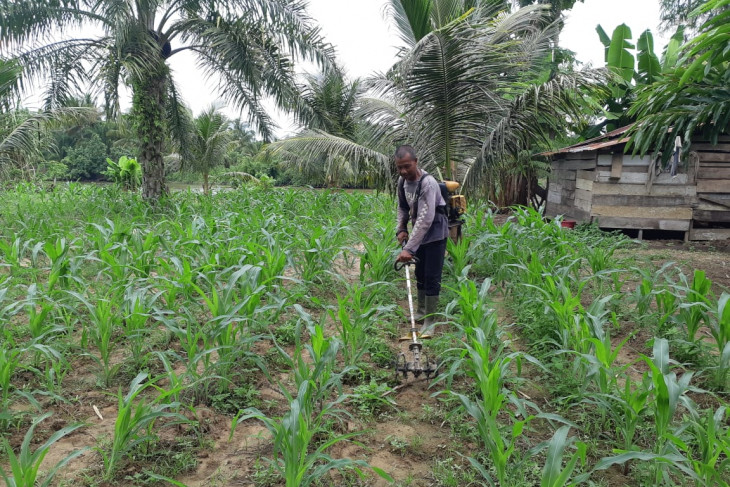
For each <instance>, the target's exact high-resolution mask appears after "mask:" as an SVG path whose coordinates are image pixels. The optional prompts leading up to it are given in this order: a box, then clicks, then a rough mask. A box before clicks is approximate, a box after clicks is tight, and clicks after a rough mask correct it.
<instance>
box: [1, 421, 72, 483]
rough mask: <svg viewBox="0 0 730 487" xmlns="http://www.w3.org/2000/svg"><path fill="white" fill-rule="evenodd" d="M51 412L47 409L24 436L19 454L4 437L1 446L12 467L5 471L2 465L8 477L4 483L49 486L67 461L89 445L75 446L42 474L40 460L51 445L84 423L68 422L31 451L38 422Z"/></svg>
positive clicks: (4, 477)
mask: <svg viewBox="0 0 730 487" xmlns="http://www.w3.org/2000/svg"><path fill="white" fill-rule="evenodd" d="M49 416H51V413H46V414H44V415H42V416H40V417H38V418H36V419H35V420H34V421H33V422H32V423H31V425H30V427H29V428H28V431H26V433H25V436H24V437H23V443H22V444H21V445H20V452H19V453H18V454H17V455H16V453H15V452H14V451H13V448H12V447H11V446H10V443H9V442H8V440H7V439H5V438H2V446H3V449H4V450H5V453H6V454H7V457H6V458H7V460H8V462H9V463H10V471H9V472H6V471H5V470H4V469H3V467H2V466H1V465H0V474H1V475H2V476H3V479H5V485H6V486H7V487H47V486H48V485H50V484H51V482H52V481H53V477H55V475H56V473H58V471H59V470H60V469H61V468H62V467H63V466H64V465H66V464H67V463H68V462H70V461H71V460H73V459H74V458H76V457H78V456H79V455H81V454H82V453H84V451H85V450H86V449H81V450H76V451H74V452H72V453H70V454H69V455H66V456H65V457H63V458H62V459H61V460H59V461H58V462H57V463H56V464H55V465H54V466H53V467H51V468H50V469H49V470H46V471H45V472H44V474H43V475H39V474H40V472H41V470H40V467H41V463H42V462H43V459H44V458H45V457H46V455H47V454H48V451H49V450H50V448H51V446H53V444H54V443H56V442H57V441H58V440H60V439H61V438H63V437H64V436H66V435H68V434H69V433H72V432H73V431H75V430H77V429H79V428H80V427H81V426H83V425H81V424H73V425H71V426H66V427H65V428H63V429H60V430H58V431H56V432H55V433H53V434H52V435H51V437H50V438H48V439H47V440H46V441H45V442H44V443H43V444H42V445H41V446H39V447H38V448H36V450H35V451H31V442H32V441H33V433H34V432H35V429H36V427H37V426H38V424H39V423H40V422H41V421H43V420H44V419H46V418H48V417H49Z"/></svg>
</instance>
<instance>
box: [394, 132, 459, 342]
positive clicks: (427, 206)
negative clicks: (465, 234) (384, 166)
mask: <svg viewBox="0 0 730 487" xmlns="http://www.w3.org/2000/svg"><path fill="white" fill-rule="evenodd" d="M395 167H396V169H397V170H398V174H399V175H400V177H399V178H398V226H397V230H396V238H397V239H398V242H399V243H400V244H401V245H403V250H402V251H401V253H400V254H399V255H398V259H397V260H398V262H408V261H410V260H411V259H412V258H413V256H415V257H416V258H417V259H418V262H417V263H416V287H417V289H418V309H417V311H416V313H415V318H416V320H419V321H420V320H423V319H424V318H425V320H424V322H423V326H422V327H421V333H424V332H425V331H426V330H427V329H428V328H430V327H431V325H433V323H434V321H435V318H434V316H433V313H435V312H436V308H437V306H438V302H439V293H440V291H441V274H442V271H443V268H444V255H445V253H446V238H447V237H448V236H449V222H448V219H447V218H446V212H445V208H446V202H445V201H444V199H443V197H442V196H441V190H440V189H439V185H438V182H437V181H436V178H434V177H433V176H431V175H430V174H428V173H427V172H426V171H424V170H423V169H421V168H419V167H418V157H416V152H415V150H414V149H413V147H411V146H410V145H402V146H400V147H398V149H396V151H395ZM409 221H410V222H411V225H412V228H411V232H410V233H409V232H408V222H409Z"/></svg>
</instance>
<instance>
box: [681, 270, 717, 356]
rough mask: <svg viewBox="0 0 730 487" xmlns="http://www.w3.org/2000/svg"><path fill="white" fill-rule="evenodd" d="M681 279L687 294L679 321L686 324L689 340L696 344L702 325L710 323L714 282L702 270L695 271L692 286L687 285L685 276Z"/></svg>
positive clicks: (682, 275)
mask: <svg viewBox="0 0 730 487" xmlns="http://www.w3.org/2000/svg"><path fill="white" fill-rule="evenodd" d="M680 279H681V280H682V281H683V285H682V286H681V289H682V290H683V291H684V292H685V302H684V303H682V304H680V306H679V312H678V314H677V321H678V322H679V323H680V324H684V326H685V328H686V329H687V340H688V341H689V342H690V343H692V344H694V343H696V341H697V332H698V331H699V329H700V325H701V324H702V323H705V324H707V322H708V321H709V319H708V310H709V306H710V300H711V299H712V297H711V291H710V288H711V287H712V281H710V280H709V279H707V277H705V271H700V270H695V272H694V277H693V278H692V282H691V283H690V284H687V282H686V279H687V278H686V277H685V276H684V274H681V275H680Z"/></svg>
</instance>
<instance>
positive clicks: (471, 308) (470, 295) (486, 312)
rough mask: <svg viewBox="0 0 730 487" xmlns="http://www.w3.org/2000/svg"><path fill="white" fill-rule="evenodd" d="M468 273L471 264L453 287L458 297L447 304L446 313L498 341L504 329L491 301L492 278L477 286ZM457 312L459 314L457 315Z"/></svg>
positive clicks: (458, 321)
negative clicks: (499, 324) (498, 322)
mask: <svg viewBox="0 0 730 487" xmlns="http://www.w3.org/2000/svg"><path fill="white" fill-rule="evenodd" d="M468 273H469V266H467V267H465V268H464V270H463V271H462V275H461V276H460V278H459V281H458V286H457V287H456V288H455V289H452V291H454V292H455V293H456V299H455V300H454V301H452V302H451V303H449V304H448V305H447V307H446V312H445V313H446V315H447V316H449V315H450V316H452V318H451V319H452V321H454V322H456V323H459V324H460V325H461V326H462V327H463V328H478V329H480V330H482V331H483V332H484V335H485V336H487V337H489V338H490V339H491V340H493V341H494V342H496V341H498V340H499V338H500V335H501V334H502V331H501V329H500V328H499V326H498V325H497V314H496V313H495V310H494V308H493V307H492V306H490V304H491V303H490V301H489V289H490V288H491V287H492V280H491V279H485V280H484V281H482V283H481V284H480V285H479V286H478V287H477V283H476V282H474V281H473V280H471V279H469V278H468V277H467V275H468ZM457 312H458V315H455V313H457Z"/></svg>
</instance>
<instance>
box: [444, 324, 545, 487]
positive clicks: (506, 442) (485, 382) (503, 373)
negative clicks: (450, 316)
mask: <svg viewBox="0 0 730 487" xmlns="http://www.w3.org/2000/svg"><path fill="white" fill-rule="evenodd" d="M465 331H466V335H467V341H466V344H465V346H464V358H462V359H459V360H457V361H455V362H454V363H453V365H452V366H451V367H450V370H449V372H448V375H449V376H453V375H454V374H456V373H457V371H458V370H459V369H466V371H467V372H466V374H467V375H468V376H470V377H472V378H473V379H474V380H475V381H476V385H477V388H478V391H479V393H480V394H479V395H478V396H477V399H471V398H470V397H468V396H466V395H464V394H460V393H457V392H454V391H449V394H451V395H453V396H456V397H457V398H458V399H459V401H460V402H461V404H462V405H463V406H464V408H465V409H466V412H467V413H468V414H469V415H470V416H471V417H472V418H474V420H475V422H476V426H477V431H478V432H479V437H480V440H481V442H482V443H483V444H484V446H485V447H486V448H487V450H488V451H489V457H490V458H491V460H492V463H493V465H494V468H495V470H496V473H497V483H496V484H495V482H494V480H493V479H492V477H491V476H490V475H489V474H488V472H487V470H486V469H485V468H484V466H483V465H481V464H480V463H479V461H478V460H476V459H475V458H471V457H470V458H469V461H470V463H471V464H472V465H473V466H474V468H476V469H477V470H478V471H479V472H480V473H481V474H482V476H483V477H484V479H485V480H486V481H487V482H488V483H489V484H490V485H492V486H494V485H507V484H506V483H505V482H506V479H507V471H508V470H507V466H508V464H510V462H511V461H512V460H511V459H512V456H513V454H514V453H515V447H516V446H517V441H518V440H519V438H520V437H521V436H522V432H523V430H524V427H525V425H526V424H527V423H528V422H529V421H531V420H532V419H533V416H527V417H523V419H522V420H517V419H516V418H515V417H514V416H513V415H512V413H511V412H509V410H507V409H505V408H503V406H504V404H505V401H506V400H508V399H509V400H510V401H518V400H517V398H516V397H514V395H513V393H512V392H510V391H509V390H507V389H506V387H505V382H506V380H507V378H508V376H509V373H510V367H511V366H512V363H513V362H517V365H518V367H517V368H518V369H520V367H519V361H520V360H521V354H519V353H516V352H515V353H511V354H506V355H505V354H503V349H504V344H502V345H499V346H498V347H497V350H496V351H495V352H494V356H492V355H491V353H492V352H491V347H492V345H491V341H490V340H489V339H488V338H487V337H486V335H485V334H484V331H482V330H481V329H480V328H471V329H466V330H465ZM503 411H508V412H509V413H510V416H511V417H512V420H513V424H512V428H511V430H510V431H509V433H507V434H505V433H504V432H503V431H502V429H501V428H500V423H501V421H500V422H498V421H497V416H498V415H499V414H500V413H501V412H503Z"/></svg>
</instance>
